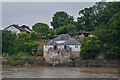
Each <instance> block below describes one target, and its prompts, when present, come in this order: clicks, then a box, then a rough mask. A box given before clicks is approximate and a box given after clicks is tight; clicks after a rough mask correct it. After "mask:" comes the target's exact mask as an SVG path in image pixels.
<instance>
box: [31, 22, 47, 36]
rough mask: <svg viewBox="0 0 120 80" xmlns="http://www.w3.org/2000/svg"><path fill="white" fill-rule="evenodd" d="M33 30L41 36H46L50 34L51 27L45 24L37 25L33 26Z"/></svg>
mask: <svg viewBox="0 0 120 80" xmlns="http://www.w3.org/2000/svg"><path fill="white" fill-rule="evenodd" d="M32 28H33V30H34V31H35V32H37V33H39V35H46V34H47V33H48V29H49V26H48V25H47V24H45V23H36V24H35V25H33V26H32Z"/></svg>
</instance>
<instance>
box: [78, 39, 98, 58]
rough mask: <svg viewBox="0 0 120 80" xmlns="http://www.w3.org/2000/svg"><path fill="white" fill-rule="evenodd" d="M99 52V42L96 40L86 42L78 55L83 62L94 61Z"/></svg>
mask: <svg viewBox="0 0 120 80" xmlns="http://www.w3.org/2000/svg"><path fill="white" fill-rule="evenodd" d="M99 51H100V41H99V40H97V38H94V37H93V38H92V39H91V40H86V41H85V42H83V44H82V47H81V52H80V55H81V57H82V58H83V59H84V60H88V59H94V58H96V56H97V55H98V53H99Z"/></svg>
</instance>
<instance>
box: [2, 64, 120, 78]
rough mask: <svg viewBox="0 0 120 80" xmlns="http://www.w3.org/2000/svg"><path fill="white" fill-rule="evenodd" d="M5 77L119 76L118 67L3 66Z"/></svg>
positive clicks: (3, 75)
mask: <svg viewBox="0 0 120 80" xmlns="http://www.w3.org/2000/svg"><path fill="white" fill-rule="evenodd" d="M2 77H3V78H117V77H118V69H117V68H102V67H89V68H88V67H83V68H81V67H40V66H15V67H13V66H3V67H2Z"/></svg>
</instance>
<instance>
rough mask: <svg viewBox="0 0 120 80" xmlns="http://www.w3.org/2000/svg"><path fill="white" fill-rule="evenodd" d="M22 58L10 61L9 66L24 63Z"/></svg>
mask: <svg viewBox="0 0 120 80" xmlns="http://www.w3.org/2000/svg"><path fill="white" fill-rule="evenodd" d="M24 63H25V62H24V60H15V61H12V62H11V63H10V65H11V66H23V65H24Z"/></svg>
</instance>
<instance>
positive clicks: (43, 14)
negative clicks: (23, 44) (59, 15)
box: [2, 2, 95, 27]
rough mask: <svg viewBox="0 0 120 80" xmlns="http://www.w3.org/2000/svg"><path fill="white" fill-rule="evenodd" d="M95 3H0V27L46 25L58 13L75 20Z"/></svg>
mask: <svg viewBox="0 0 120 80" xmlns="http://www.w3.org/2000/svg"><path fill="white" fill-rule="evenodd" d="M94 4H95V2H3V3H2V26H3V27H7V26H9V25H11V24H18V25H23V24H25V25H28V26H29V27H32V25H34V24H35V23H38V22H42V23H46V24H48V25H49V26H50V27H51V25H50V22H51V21H52V17H53V15H54V14H55V13H56V12H58V11H65V12H66V13H68V14H69V15H70V16H74V18H75V19H76V18H77V17H78V16H79V14H78V13H79V11H80V10H82V9H84V8H88V7H91V6H93V5H94Z"/></svg>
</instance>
